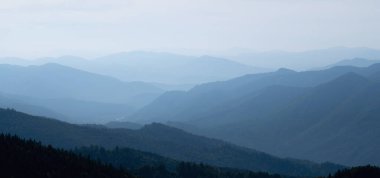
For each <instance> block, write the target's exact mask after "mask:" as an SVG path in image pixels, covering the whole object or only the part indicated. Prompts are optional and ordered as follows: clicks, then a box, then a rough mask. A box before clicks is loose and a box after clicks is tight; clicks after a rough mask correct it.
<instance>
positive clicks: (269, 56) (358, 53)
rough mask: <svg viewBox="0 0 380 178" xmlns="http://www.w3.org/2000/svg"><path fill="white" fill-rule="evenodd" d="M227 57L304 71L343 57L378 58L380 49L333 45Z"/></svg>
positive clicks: (259, 65) (254, 63)
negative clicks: (330, 46) (297, 50)
mask: <svg viewBox="0 0 380 178" xmlns="http://www.w3.org/2000/svg"><path fill="white" fill-rule="evenodd" d="M226 57H227V58H230V59H233V60H236V61H238V62H240V63H243V64H247V65H254V66H258V67H264V68H271V69H278V68H281V67H285V68H290V69H293V70H297V71H305V70H310V69H315V68H320V67H323V66H328V65H330V64H333V63H337V62H339V61H341V60H344V59H353V58H365V59H371V60H379V59H380V50H378V49H371V48H365V47H356V48H348V47H333V48H326V49H316V50H308V51H301V52H286V51H268V52H246V53H242V54H238V55H233V56H226Z"/></svg>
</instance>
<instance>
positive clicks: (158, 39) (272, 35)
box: [0, 0, 380, 57]
mask: <svg viewBox="0 0 380 178" xmlns="http://www.w3.org/2000/svg"><path fill="white" fill-rule="evenodd" d="M0 22H1V25H0V56H20V57H38V56H47V55H50V56H51V55H53V56H57V55H62V54H73V55H82V56H96V55H102V54H106V53H112V52H119V51H130V50H150V49H154V50H164V51H180V50H181V49H186V50H194V51H201V50H205V51H208V50H210V51H215V50H216V51H218V50H227V49H231V48H249V49H254V50H258V51H264V50H290V51H300V50H307V49H316V48H327V47H334V46H348V47H371V48H380V1H379V0H0Z"/></svg>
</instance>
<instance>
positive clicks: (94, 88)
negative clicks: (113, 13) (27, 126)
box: [0, 63, 163, 123]
mask: <svg viewBox="0 0 380 178" xmlns="http://www.w3.org/2000/svg"><path fill="white" fill-rule="evenodd" d="M0 82H1V83H2V85H0V92H2V93H4V94H5V95H7V97H8V99H11V100H14V101H17V103H19V104H24V105H29V106H35V107H43V108H47V109H49V110H51V111H53V112H56V113H59V114H61V115H63V116H65V117H67V118H62V117H59V118H60V119H62V120H66V119H67V120H68V121H71V122H72V121H73V122H82V123H83V122H90V123H93V122H107V121H112V120H115V119H120V118H122V117H124V116H125V115H128V114H129V113H131V112H132V111H134V109H135V108H138V107H141V106H142V105H144V104H146V103H149V102H150V101H151V100H153V99H154V98H155V97H157V96H158V95H160V94H161V93H162V92H163V90H161V89H159V88H157V87H155V86H153V85H149V84H146V83H142V82H123V81H120V80H118V79H115V78H112V77H108V76H103V75H99V74H93V73H89V72H85V71H81V70H77V69H74V68H70V67H66V66H62V65H59V64H53V63H49V64H45V65H41V66H29V67H22V66H15V65H7V64H1V65H0ZM137 98H138V99H137ZM11 103H12V102H10V103H9V104H8V105H7V103H5V102H3V107H13V106H14V105H12V104H11ZM13 103H14V102H13ZM19 106H20V105H19ZM15 108H17V109H20V107H15ZM23 111H25V112H26V111H27V110H23ZM31 113H32V114H33V112H31ZM48 114H49V113H48ZM50 114H51V113H50ZM46 116H51V115H46Z"/></svg>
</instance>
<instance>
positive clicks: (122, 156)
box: [0, 134, 282, 178]
mask: <svg viewBox="0 0 380 178" xmlns="http://www.w3.org/2000/svg"><path fill="white" fill-rule="evenodd" d="M74 151H75V152H72V151H66V150H62V149H56V148H53V147H52V146H50V145H48V146H45V145H42V144H41V143H40V142H36V141H34V140H24V139H21V138H19V137H18V136H11V135H4V134H0V177H7V178H8V177H12V178H23V177H39V178H61V177H62V178H64V177H65V178H66V177H75V178H105V177H109V178H119V177H120V178H121V177H123V178H129V177H141V178H235V177H236V178H281V177H282V176H280V175H270V174H268V173H254V172H250V171H244V170H235V169H228V168H217V167H212V166H208V165H204V164H195V163H186V162H178V161H174V160H171V159H168V158H164V157H161V156H158V155H154V154H151V153H145V152H140V151H137V150H133V149H128V148H125V149H119V148H116V149H114V150H111V151H107V150H105V149H104V148H101V147H89V148H86V149H84V148H82V149H81V152H80V151H79V150H78V149H77V150H74ZM102 154H103V156H100V155H102ZM95 160H96V161H95ZM127 169H128V171H127ZM134 175H135V176H134Z"/></svg>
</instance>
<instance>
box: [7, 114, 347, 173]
mask: <svg viewBox="0 0 380 178" xmlns="http://www.w3.org/2000/svg"><path fill="white" fill-rule="evenodd" d="M0 131H1V132H3V133H10V134H17V135H19V136H21V137H24V138H33V139H36V140H40V141H42V143H43V144H52V145H53V146H56V147H61V148H74V147H80V146H90V145H99V146H104V147H105V148H114V147H116V146H118V147H130V148H133V149H138V150H142V151H148V152H152V153H156V154H160V155H163V156H166V157H169V158H173V159H177V160H183V161H192V162H203V163H207V164H211V165H215V166H222V167H231V168H239V169H248V170H252V171H268V172H271V173H280V174H285V175H303V176H304V175H310V176H315V175H326V174H327V173H331V172H335V171H336V170H337V169H340V168H342V166H338V165H334V164H331V163H324V164H316V163H312V162H308V161H301V160H295V159H281V158H276V157H274V156H271V155H268V154H265V153H262V152H258V151H255V150H252V149H248V148H244V147H239V146H235V145H232V144H229V143H226V142H223V141H219V140H215V139H209V138H206V137H201V136H196V135H192V134H189V133H186V132H184V131H181V130H179V129H175V128H172V127H167V126H165V125H162V124H151V125H147V126H145V127H143V128H142V129H139V130H128V129H105V128H95V127H86V126H78V125H73V124H68V123H64V122H60V121H56V120H52V119H47V118H43V117H35V116H30V115H27V114H23V113H20V112H17V111H14V110H3V109H1V110H0Z"/></svg>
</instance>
